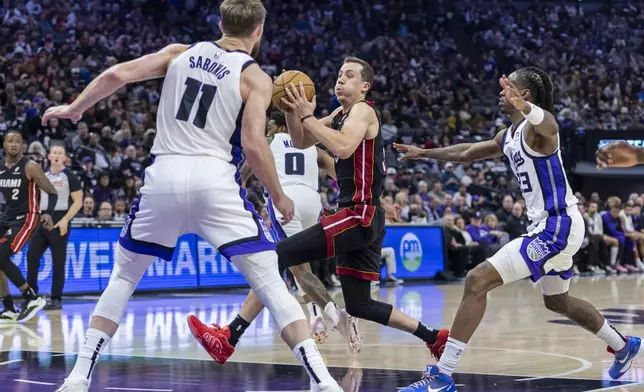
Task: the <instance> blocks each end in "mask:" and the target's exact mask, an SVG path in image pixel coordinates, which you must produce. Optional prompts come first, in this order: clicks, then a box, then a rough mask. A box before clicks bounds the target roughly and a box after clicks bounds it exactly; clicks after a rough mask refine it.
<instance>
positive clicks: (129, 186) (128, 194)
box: [116, 176, 138, 208]
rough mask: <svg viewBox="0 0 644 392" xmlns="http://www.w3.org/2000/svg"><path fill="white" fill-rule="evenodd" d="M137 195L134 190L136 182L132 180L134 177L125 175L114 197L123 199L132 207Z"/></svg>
mask: <svg viewBox="0 0 644 392" xmlns="http://www.w3.org/2000/svg"><path fill="white" fill-rule="evenodd" d="M137 196H138V192H137V190H136V182H135V180H134V177H132V176H126V177H125V179H124V181H123V185H122V186H121V189H119V190H118V191H117V192H116V199H123V200H125V202H126V203H127V205H128V206H129V207H130V208H132V206H133V205H134V202H135V201H136V198H137Z"/></svg>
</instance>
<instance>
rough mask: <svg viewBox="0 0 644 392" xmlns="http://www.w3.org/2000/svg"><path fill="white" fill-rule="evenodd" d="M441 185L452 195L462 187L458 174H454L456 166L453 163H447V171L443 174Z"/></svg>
mask: <svg viewBox="0 0 644 392" xmlns="http://www.w3.org/2000/svg"><path fill="white" fill-rule="evenodd" d="M441 183H442V184H443V186H444V187H445V190H447V191H448V192H450V193H454V192H456V191H457V190H458V188H459V187H460V184H461V182H460V181H459V179H458V177H457V176H456V174H454V164H453V163H452V162H447V163H446V164H445V170H444V171H443V174H441Z"/></svg>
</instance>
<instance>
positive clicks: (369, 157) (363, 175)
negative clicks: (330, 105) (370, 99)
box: [331, 101, 386, 208]
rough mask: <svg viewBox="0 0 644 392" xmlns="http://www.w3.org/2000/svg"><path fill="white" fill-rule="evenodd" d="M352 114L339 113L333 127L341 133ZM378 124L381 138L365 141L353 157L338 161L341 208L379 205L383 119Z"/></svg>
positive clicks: (384, 174) (334, 118) (383, 160)
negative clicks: (381, 122) (381, 125)
mask: <svg viewBox="0 0 644 392" xmlns="http://www.w3.org/2000/svg"><path fill="white" fill-rule="evenodd" d="M363 102H364V101H363ZM370 106H371V105H370ZM372 109H373V108H372ZM350 112H351V110H349V111H347V112H344V111H340V112H338V114H336V115H335V117H333V120H332V123H331V128H333V129H335V130H338V131H339V130H341V129H342V127H343V126H344V122H345V121H346V119H347V118H348V117H349V113H350ZM376 115H377V113H376ZM378 122H379V125H378V135H376V137H375V138H373V139H370V140H363V141H362V142H361V143H360V144H359V145H358V148H356V151H355V152H354V153H353V155H351V157H349V158H347V159H338V158H337V157H336V159H335V172H336V175H337V181H338V186H339V187H340V195H339V197H338V207H340V208H342V207H350V206H354V205H358V204H371V205H377V206H378V205H380V194H381V193H382V190H383V186H384V180H385V177H386V168H385V148H384V143H383V141H382V134H381V132H380V118H378Z"/></svg>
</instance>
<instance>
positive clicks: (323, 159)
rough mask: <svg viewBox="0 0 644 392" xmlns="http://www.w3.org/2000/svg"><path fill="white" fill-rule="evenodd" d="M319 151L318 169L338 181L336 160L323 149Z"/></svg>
mask: <svg viewBox="0 0 644 392" xmlns="http://www.w3.org/2000/svg"><path fill="white" fill-rule="evenodd" d="M317 150H318V167H319V168H320V170H322V171H323V172H325V173H326V174H327V176H329V177H331V178H333V179H334V180H335V179H337V177H338V176H337V174H336V173H335V160H334V159H333V157H332V156H331V155H329V154H328V153H327V152H326V151H324V150H323V149H321V148H319V147H317Z"/></svg>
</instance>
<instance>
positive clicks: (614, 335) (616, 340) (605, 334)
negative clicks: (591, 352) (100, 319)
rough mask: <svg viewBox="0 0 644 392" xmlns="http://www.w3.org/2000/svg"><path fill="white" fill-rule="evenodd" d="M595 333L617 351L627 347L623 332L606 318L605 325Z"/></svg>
mask: <svg viewBox="0 0 644 392" xmlns="http://www.w3.org/2000/svg"><path fill="white" fill-rule="evenodd" d="M595 335H597V337H598V338H600V339H601V340H603V341H604V342H606V344H608V345H609V346H610V348H612V349H613V351H615V352H618V351H620V350H621V349H623V348H624V347H626V342H625V341H624V337H623V336H622V334H621V333H619V332H617V330H616V329H615V327H613V326H612V325H611V323H609V322H608V320H606V319H604V325H603V326H602V327H601V329H600V330H599V332H597V333H596V334H595Z"/></svg>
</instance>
